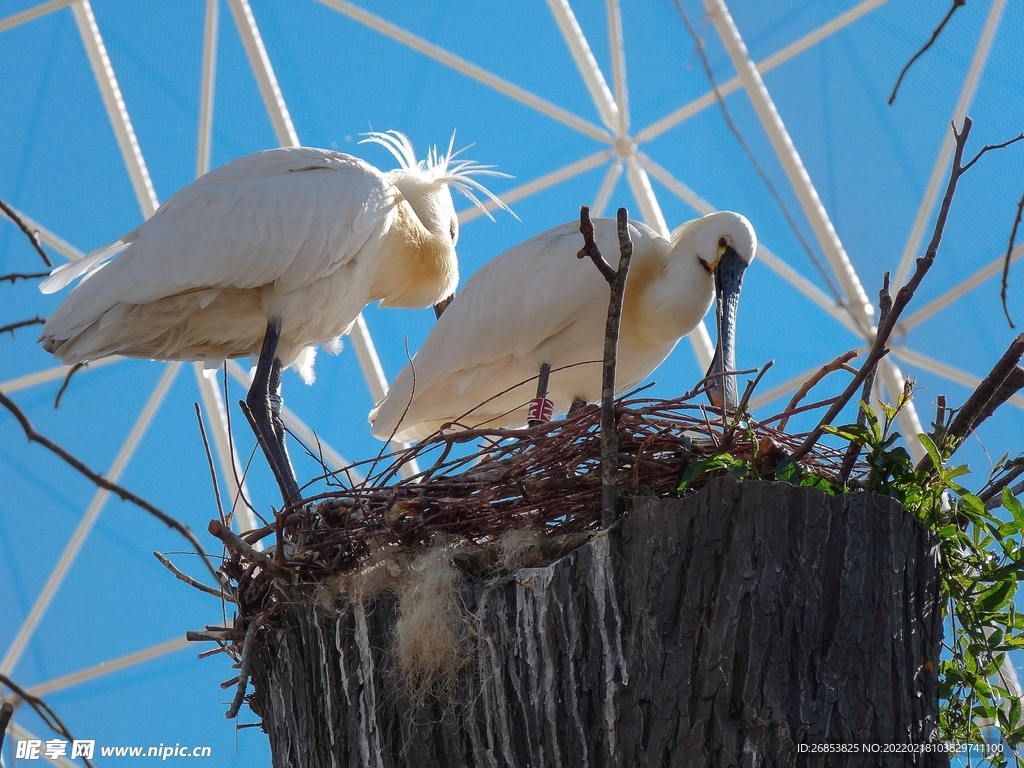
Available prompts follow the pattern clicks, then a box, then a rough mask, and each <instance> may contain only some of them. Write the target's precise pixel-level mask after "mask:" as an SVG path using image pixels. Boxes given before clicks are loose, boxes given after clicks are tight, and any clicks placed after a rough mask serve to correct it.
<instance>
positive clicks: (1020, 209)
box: [999, 195, 1024, 328]
mask: <svg viewBox="0 0 1024 768" xmlns="http://www.w3.org/2000/svg"><path fill="white" fill-rule="evenodd" d="M1022 213H1024V195H1021V196H1020V202H1019V203H1017V215H1016V217H1014V219H1013V229H1011V230H1010V244H1009V245H1008V246H1007V247H1006V261H1004V262H1003V283H1002V288H1001V290H1000V291H999V298H1001V299H1002V300H1003V312H1004V313H1005V314H1006V322H1008V323H1009V324H1010V327H1011V328H1016V327H1017V326H1015V325H1014V324H1013V320H1011V319H1010V310H1009V309H1007V307H1006V289H1007V288H1008V287H1009V284H1010V254H1012V253H1013V245H1014V243H1015V242H1016V241H1017V227H1019V226H1020V218H1021V214H1022Z"/></svg>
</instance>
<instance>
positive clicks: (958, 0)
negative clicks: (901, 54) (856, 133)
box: [889, 0, 967, 106]
mask: <svg viewBox="0 0 1024 768" xmlns="http://www.w3.org/2000/svg"><path fill="white" fill-rule="evenodd" d="M964 5H967V0H953V5H952V6H951V7H950V9H949V12H948V13H947V14H946V17H945V18H944V19H943V20H942V21H941V22H940V24H939V26H937V27H936V28H935V31H934V32H932V36H931V38H929V40H928V42H927V43H925V44H924V46H923V47H922V48H921V50H919V51H918V52H917V53H915V54H914V55H913V56H912V57H911V58H910V61H908V62H907V63H906V65H905V66H904V67H903V71H901V72H900V76H899V77H898V78H897V79H896V85H894V86H893V89H892V95H891V96H889V105H890V106H891V105H892V103H893V102H894V101H896V91H898V90H899V89H900V83H902V82H903V77H904V75H906V74H907V71H908V70H909V69H910V67H911V65H913V63H914V62H915V61H917V60H918V59H919V58H921V56H923V55H924V52H925V51H927V50H928V49H929V48H931V47H932V44H933V43H934V42H935V41H936V40H937V39H938V38H939V35H940V34H942V29H943V27H945V26H946V23H947V22H948V21H949V20H950V19H951V18H953V14H954V13H956V11H957V9H958V8H961V7H962V6H964Z"/></svg>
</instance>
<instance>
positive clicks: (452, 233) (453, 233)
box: [448, 224, 455, 243]
mask: <svg viewBox="0 0 1024 768" xmlns="http://www.w3.org/2000/svg"><path fill="white" fill-rule="evenodd" d="M448 234H449V235H451V238H452V242H453V243H454V242H455V225H454V224H452V225H450V226H449V227H448Z"/></svg>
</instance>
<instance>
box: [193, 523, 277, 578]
mask: <svg viewBox="0 0 1024 768" xmlns="http://www.w3.org/2000/svg"><path fill="white" fill-rule="evenodd" d="M208 529H209V531H210V534H211V535H213V536H215V537H216V538H218V539H220V540H221V542H222V543H223V544H224V546H225V547H227V549H228V551H229V552H231V553H233V554H236V555H238V556H239V557H244V558H247V559H248V560H249V561H250V562H253V563H256V564H257V565H258V566H259V567H260V568H262V569H263V570H265V571H267V572H268V573H273V574H276V575H278V576H283V577H285V578H290V577H291V574H290V573H288V571H286V570H284V569H283V568H281V567H280V566H279V565H277V564H276V563H274V561H272V560H271V559H270V558H269V557H267V556H266V554H264V553H263V552H260V551H259V550H258V549H255V548H254V547H252V546H251V545H249V544H248V543H246V542H245V541H244V540H243V539H241V538H240V537H238V536H236V535H235V533H234V531H232V530H231V529H230V528H228V527H227V526H226V525H221V524H220V522H219V521H218V520H211V521H210V525H209V527H208Z"/></svg>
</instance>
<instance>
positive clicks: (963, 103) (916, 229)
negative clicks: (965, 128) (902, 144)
mask: <svg viewBox="0 0 1024 768" xmlns="http://www.w3.org/2000/svg"><path fill="white" fill-rule="evenodd" d="M1005 5H1006V0H995V1H994V2H993V3H992V7H991V8H989V11H988V17H987V18H986V19H985V26H984V28H982V30H981V37H980V38H978V47H977V48H975V50H974V57H973V58H972V59H971V66H970V67H969V68H968V70H967V77H965V78H964V84H963V87H962V88H961V89H960V97H959V98H958V99H957V102H956V107H954V108H953V117H952V121H953V123H955V124H956V125H960V124H961V123H962V122H963V119H964V115H966V114H967V110H968V108H969V107H970V106H971V101H972V100H973V99H974V92H975V91H976V90H977V88H978V81H979V80H980V79H981V73H982V71H983V70H984V69H985V62H986V61H987V60H988V53H989V51H990V50H991V49H992V40H993V38H995V34H996V30H997V29H998V28H999V20H1000V18H1001V17H1002V15H1003V8H1004V6H1005ZM953 144H954V138H953V132H952V131H951V130H947V131H946V132H945V134H944V138H943V140H942V147H941V149H939V156H938V157H937V158H936V160H935V166H934V167H933V168H932V175H931V177H930V178H929V179H928V186H927V187H926V188H925V192H924V197H922V198H921V205H920V206H919V207H918V209H917V216H916V217H915V218H914V223H913V225H912V226H911V228H910V236H909V237H908V238H907V244H906V246H905V247H904V248H903V255H902V256H901V257H900V262H899V265H898V266H897V268H896V277H895V278H894V279H893V291H896V290H898V289H899V288H900V287H901V286H902V285H903V284H904V283H905V282H906V279H907V273H908V272H909V271H910V265H911V264H912V263H913V261H914V257H915V256H916V255H917V251H918V249H919V248H920V247H921V239H922V238H923V237H924V229H925V226H926V225H927V224H928V221H929V220H930V219H931V213H932V210H933V209H934V208H935V199H936V198H937V197H938V194H939V189H940V188H941V186H942V182H943V181H944V180H945V178H946V177H947V175H948V170H947V169H948V166H949V159H950V157H952V155H953Z"/></svg>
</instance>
